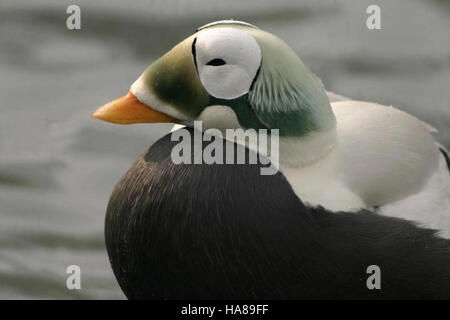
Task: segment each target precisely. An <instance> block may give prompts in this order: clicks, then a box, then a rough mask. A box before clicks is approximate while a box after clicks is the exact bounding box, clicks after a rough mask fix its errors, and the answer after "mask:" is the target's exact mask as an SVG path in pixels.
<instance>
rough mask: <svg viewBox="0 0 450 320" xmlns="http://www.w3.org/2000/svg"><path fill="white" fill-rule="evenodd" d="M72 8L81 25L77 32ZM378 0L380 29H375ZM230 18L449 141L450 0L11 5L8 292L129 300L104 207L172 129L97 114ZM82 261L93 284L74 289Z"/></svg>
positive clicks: (1, 161) (0, 289)
mask: <svg viewBox="0 0 450 320" xmlns="http://www.w3.org/2000/svg"><path fill="white" fill-rule="evenodd" d="M69 4H78V5H79V6H80V7H81V11H82V30H80V31H69V30H67V29H66V24H65V20H66V18H67V14H66V13H65V12H66V7H67V6H68V5H69ZM369 4H378V5H379V6H380V7H381V19H382V30H377V31H370V30H368V29H367V28H366V26H365V21H366V17H367V14H366V8H367V6H368V5H369ZM226 18H235V19H239V20H244V21H247V22H250V23H252V24H255V25H257V26H259V27H260V28H263V29H265V30H267V31H270V32H272V33H274V34H276V35H278V36H280V37H281V38H283V39H284V40H285V41H286V42H287V43H288V44H290V45H291V46H292V47H293V48H294V49H295V50H296V51H297V52H298V53H299V55H300V56H301V58H302V59H303V61H304V62H305V63H306V65H307V66H309V68H310V69H312V70H313V72H315V73H316V74H317V75H318V76H319V77H320V78H321V79H322V80H323V82H324V84H325V86H326V88H327V89H328V90H332V91H335V92H337V93H339V94H343V95H346V96H349V97H352V98H355V99H360V100H367V101H375V102H379V103H382V104H387V105H394V106H396V107H398V108H400V109H403V110H406V111H408V112H410V113H412V114H414V115H416V116H418V117H420V118H421V119H422V120H425V121H427V122H429V123H430V124H431V125H433V126H434V127H436V128H438V129H439V131H440V132H439V134H438V135H437V138H438V139H439V140H440V142H441V143H443V144H445V145H446V146H447V147H449V146H450V36H449V34H450V1H444V0H440V1H439V0H422V1H419V0H402V1H400V0H396V1H392V0H391V1H377V0H371V1H352V0H334V1H331V0H330V1H328V0H322V1H317V0H310V1H305V0H303V1H300V0H293V1H272V0H270V1H268V0H267V1H265V0H264V1H261V0H252V1H243V0H239V1H210V0H190V1H189V0H186V1H181V0H178V1H175V0H164V1H162V0H161V1H136V0H135V1H132V2H129V1H118V0H114V1H111V0H108V1H100V0H96V1H92V0H90V1H88V0H83V1H66V0H62V1H50V0H49V1H42V0H41V1H31V0H30V1H24V0H20V1H18V0H14V1H5V0H0V298H3V299H6V298H8V299H36V298H37V299H49V298H50V299H73V298H75V299H123V298H124V296H123V294H122V293H121V291H120V288H119V287H118V285H117V282H116V281H115V279H114V276H113V274H112V271H111V268H110V266H109V262H108V257H107V254H106V250H105V245H104V240H103V221H104V214H105V208H106V204H107V201H108V198H109V195H110V193H111V191H112V189H113V187H114V185H115V183H116V182H117V180H118V179H119V178H120V177H121V176H122V174H123V173H124V172H125V171H126V169H127V168H128V167H129V166H130V165H131V163H132V162H133V161H134V160H135V159H136V158H137V157H138V155H139V154H140V153H141V152H143V151H144V150H145V149H146V148H147V147H148V146H149V145H150V144H152V143H153V142H154V141H156V140H157V139H158V138H159V137H161V136H163V135H164V134H165V133H167V131H168V126H167V125H135V126H116V125H112V124H108V123H104V122H100V121H94V120H91V119H90V115H91V113H92V111H93V110H95V108H96V107H97V106H99V105H101V104H103V103H105V102H107V101H110V100H111V99H113V98H116V97H118V96H121V95H123V94H125V93H126V92H127V90H128V88H129V86H130V85H131V83H133V81H134V80H135V79H136V78H137V77H138V75H139V74H140V73H141V72H142V71H143V70H144V69H145V68H146V67H147V66H148V65H149V64H150V63H151V62H152V61H153V60H154V59H155V58H157V57H158V56H160V55H162V54H163V53H164V52H166V51H167V50H169V49H170V48H171V47H172V46H173V45H175V44H176V43H178V42H179V41H181V40H183V39H184V38H185V37H187V36H189V35H190V34H192V33H193V31H194V30H195V29H196V27H198V26H200V25H203V24H205V23H208V22H211V21H214V20H220V19H226ZM72 264H76V265H79V266H80V267H81V270H82V290H73V291H70V290H68V289H67V288H66V285H65V281H66V277H67V275H66V274H65V270H66V268H67V266H68V265H72Z"/></svg>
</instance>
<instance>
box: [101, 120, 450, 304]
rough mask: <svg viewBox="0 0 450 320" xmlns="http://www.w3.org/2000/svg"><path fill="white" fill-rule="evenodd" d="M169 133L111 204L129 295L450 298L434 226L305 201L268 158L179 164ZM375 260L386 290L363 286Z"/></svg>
mask: <svg viewBox="0 0 450 320" xmlns="http://www.w3.org/2000/svg"><path fill="white" fill-rule="evenodd" d="M186 130H190V131H191V132H192V130H193V129H191V128H187V129H186ZM170 136H171V134H169V135H166V136H165V137H163V138H162V139H160V140H159V141H158V142H156V143H155V144H154V145H153V146H151V147H150V148H149V150H147V151H146V152H144V154H142V155H141V156H140V157H139V158H138V159H137V161H136V162H135V163H134V164H133V165H132V167H131V168H130V169H129V170H128V172H127V173H126V174H125V175H124V177H123V178H122V179H121V180H120V181H119V182H118V184H117V185H116V187H115V189H114V192H113V193H112V195H111V198H110V201H109V204H108V208H107V215H106V220H105V238H106V245H107V249H108V254H109V257H110V261H111V265H112V267H113V270H114V273H115V275H116V278H117V280H118V282H119V284H120V286H121V288H122V289H123V291H124V293H125V294H126V296H127V297H128V298H130V299H367V298H369V299H377V298H380V299H381V298H388V299H400V298H450V241H449V240H446V239H442V238H439V237H437V236H436V234H435V231H433V230H429V229H424V228H420V227H418V226H416V225H414V224H413V223H411V222H408V221H405V220H402V219H396V218H392V217H384V216H381V215H378V214H376V213H373V212H369V211H365V210H362V211H359V212H355V213H350V212H337V213H336V212H334V213H332V212H330V211H328V210H326V209H323V208H321V207H317V208H311V207H308V206H305V205H304V204H303V203H302V201H301V200H300V199H299V197H298V196H297V195H296V193H295V192H294V191H293V189H292V187H291V185H290V184H289V182H288V181H287V180H286V178H285V177H284V176H283V174H282V173H280V172H278V173H277V174H276V175H272V176H271V175H269V176H264V175H260V167H261V164H254V165H251V164H245V165H238V164H235V165H216V164H212V165H207V164H198V165H194V164H179V165H175V164H174V163H173V162H172V161H171V150H172V148H173V146H174V145H175V143H176V142H173V141H171V138H170ZM223 143H224V144H229V143H231V142H229V141H226V140H223ZM206 144H208V143H207V142H204V146H203V147H205V145H206ZM238 147H242V146H238V145H236V144H234V150H236V148H238ZM223 150H228V149H227V148H224V149H223ZM246 152H247V154H248V153H249V152H252V151H249V150H248V149H247V150H246ZM235 154H236V152H235ZM224 157H226V154H224ZM370 265H377V266H379V267H380V269H381V288H382V289H381V290H369V289H368V288H367V285H366V281H367V279H368V277H369V276H370V274H367V273H366V271H367V268H368V266H370Z"/></svg>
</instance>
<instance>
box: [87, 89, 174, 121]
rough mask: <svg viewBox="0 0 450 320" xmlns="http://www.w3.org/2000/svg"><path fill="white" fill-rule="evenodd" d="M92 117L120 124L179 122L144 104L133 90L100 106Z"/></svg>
mask: <svg viewBox="0 0 450 320" xmlns="http://www.w3.org/2000/svg"><path fill="white" fill-rule="evenodd" d="M92 117H93V118H96V119H100V120H103V121H108V122H112V123H118V124H132V123H147V122H173V123H179V120H178V119H176V118H174V117H172V116H169V115H167V114H165V113H162V112H159V111H156V110H154V109H152V108H151V107H150V106H148V105H146V104H143V103H142V102H140V101H139V100H138V99H137V98H136V96H135V95H134V94H133V93H131V91H129V92H128V93H127V95H126V96H123V97H121V98H118V99H116V100H114V101H111V102H109V103H107V104H105V105H103V106H101V107H100V108H98V109H97V110H95V112H94V113H93V114H92Z"/></svg>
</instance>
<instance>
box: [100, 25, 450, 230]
mask: <svg viewBox="0 0 450 320" xmlns="http://www.w3.org/2000/svg"><path fill="white" fill-rule="evenodd" d="M93 116H94V117H95V118H98V119H101V120H105V121H109V122H113V123H118V124H131V123H148V122H169V123H176V124H181V125H185V126H193V123H195V122H196V121H201V123H202V126H203V130H208V129H217V130H220V131H221V132H225V131H226V130H228V129H238V128H242V129H246V130H249V129H256V130H259V129H268V130H273V129H276V130H278V134H279V151H278V157H279V168H278V169H279V170H280V171H281V172H282V173H283V175H284V176H285V177H286V179H287V180H288V181H289V183H290V184H291V186H292V188H293V190H294V192H295V193H296V194H297V196H298V197H299V198H300V199H302V200H303V201H304V202H305V203H306V204H308V205H309V206H313V207H314V206H323V207H324V208H326V209H328V210H331V211H335V212H337V211H352V212H356V211H359V210H361V209H365V210H372V211H377V212H378V213H380V214H382V215H386V216H392V217H399V218H404V219H408V220H413V221H416V222H419V223H421V224H422V225H423V226H426V227H430V228H435V229H439V230H440V232H441V235H442V236H446V237H448V236H450V174H449V168H448V163H446V157H447V159H448V152H447V151H446V150H445V148H444V147H442V146H440V145H438V144H437V143H436V142H435V140H434V138H433V136H432V132H433V131H435V129H434V128H433V127H432V126H430V125H428V124H426V123H424V122H423V121H421V120H419V119H417V118H415V117H414V116H412V115H410V114H408V113H406V112H404V111H401V110H399V109H396V108H394V107H390V106H384V105H380V104H377V103H371V102H365V101H355V100H351V99H344V100H341V101H336V102H331V103H330V100H329V98H328V96H327V93H326V91H325V89H324V86H323V84H322V82H321V80H320V79H319V78H318V77H317V76H316V75H314V74H313V73H312V72H311V71H310V70H309V69H308V68H307V67H306V66H305V64H304V63H303V62H302V60H301V59H300V58H299V56H298V55H297V54H296V53H295V52H294V51H293V50H292V49H291V48H290V47H289V46H288V45H287V44H286V43H285V42H284V41H283V40H281V39H280V38H278V37H277V36H275V35H273V34H271V33H269V32H266V31H263V30H261V29H259V28H257V27H255V26H254V25H251V24H249V23H246V22H240V21H235V20H223V21H217V22H213V23H210V24H207V25H205V26H203V27H200V28H199V29H197V30H196V32H195V33H194V34H193V35H191V36H189V37H188V38H186V39H185V40H183V41H182V42H180V43H179V44H177V45H176V46H175V47H174V48H172V49H171V50H170V51H169V52H167V53H166V54H165V55H163V56H162V57H161V58H159V59H157V60H156V61H155V62H153V63H152V64H151V65H150V66H149V67H148V68H147V69H146V70H145V71H144V72H143V73H142V75H141V76H140V77H139V78H138V79H137V80H136V81H135V82H134V83H133V84H132V85H131V87H130V90H129V92H128V93H127V95H125V96H124V97H121V98H119V99H116V100H114V101H112V102H110V103H107V104H106V105H104V106H102V107H100V108H99V109H97V110H96V112H95V113H94V114H93Z"/></svg>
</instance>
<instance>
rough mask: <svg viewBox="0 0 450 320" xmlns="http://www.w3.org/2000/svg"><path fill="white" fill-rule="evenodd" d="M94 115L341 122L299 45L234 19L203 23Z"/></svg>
mask: <svg viewBox="0 0 450 320" xmlns="http://www.w3.org/2000/svg"><path fill="white" fill-rule="evenodd" d="M93 117H95V118H98V119H101V120H105V121H109V122H113V123H118V124H131V123H146V122H173V123H181V124H185V125H191V124H192V123H193V121H194V120H202V121H203V128H204V129H207V128H217V129H220V130H223V129H228V128H230V129H235V128H244V129H250V128H253V129H279V134H280V136H294V137H301V136H305V135H309V134H311V133H313V132H327V131H330V130H332V129H333V128H334V127H335V124H336V120H335V117H334V114H333V112H332V110H331V107H330V103H329V100H328V98H327V95H326V92H325V90H324V87H323V85H322V83H321V81H320V79H318V78H317V77H316V76H315V75H314V74H313V73H311V72H310V71H309V70H308V69H307V68H306V67H305V65H304V64H303V62H302V61H301V60H300V58H299V57H298V56H297V55H296V54H295V52H294V51H293V50H292V49H291V48H290V47H289V46H288V45H287V44H286V43H285V42H284V41H282V40H281V39H279V38H278V37H276V36H274V35H272V34H270V33H268V32H265V31H263V30H261V29H258V28H256V27H255V26H253V25H250V24H248V23H245V22H238V21H234V20H225V21H218V22H214V23H210V24H208V25H205V26H203V27H201V28H199V29H198V30H197V31H196V32H195V33H194V34H193V35H191V36H190V37H188V38H187V39H185V40H183V41H182V42H180V43H179V44H178V45H176V46H175V47H174V48H172V49H171V50H170V51H169V52H167V53H166V54H165V55H164V56H162V57H161V58H159V59H158V60H156V61H155V62H154V63H153V64H151V65H150V66H149V67H148V68H147V69H146V70H145V71H144V72H143V73H142V75H141V76H140V77H139V78H138V79H137V80H136V81H135V82H134V83H133V84H132V85H131V88H130V91H129V92H128V94H127V95H126V96H124V97H122V98H119V99H116V100H114V101H112V102H110V103H108V104H106V105H104V106H102V107H100V108H99V109H97V110H96V111H95V112H94V114H93Z"/></svg>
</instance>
